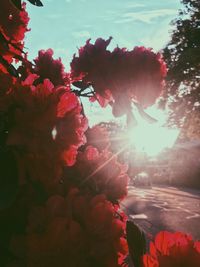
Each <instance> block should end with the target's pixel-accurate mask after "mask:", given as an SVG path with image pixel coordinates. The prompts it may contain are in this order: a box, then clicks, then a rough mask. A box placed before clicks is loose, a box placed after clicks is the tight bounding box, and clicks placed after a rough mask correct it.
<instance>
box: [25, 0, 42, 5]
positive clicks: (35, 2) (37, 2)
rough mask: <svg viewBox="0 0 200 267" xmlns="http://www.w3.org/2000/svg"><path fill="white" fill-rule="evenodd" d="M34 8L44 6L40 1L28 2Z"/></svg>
mask: <svg viewBox="0 0 200 267" xmlns="http://www.w3.org/2000/svg"><path fill="white" fill-rule="evenodd" d="M28 1H29V2H30V3H31V4H32V5H34V6H43V4H42V2H41V1H40V0H28Z"/></svg>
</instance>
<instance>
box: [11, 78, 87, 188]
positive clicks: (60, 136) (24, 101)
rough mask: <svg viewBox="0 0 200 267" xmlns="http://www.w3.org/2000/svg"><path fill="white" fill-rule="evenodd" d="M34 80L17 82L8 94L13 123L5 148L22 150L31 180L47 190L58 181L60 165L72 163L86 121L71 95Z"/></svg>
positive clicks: (46, 83)
mask: <svg viewBox="0 0 200 267" xmlns="http://www.w3.org/2000/svg"><path fill="white" fill-rule="evenodd" d="M35 78H37V76H35V75H31V76H29V77H28V78H27V79H26V80H25V81H24V82H23V83H22V84H20V83H16V84H15V85H14V88H12V90H11V91H10V92H9V94H8V95H9V98H10V110H11V112H12V113H13V120H12V123H10V128H9V130H8V137H7V145H11V146H16V147H19V148H20V149H22V150H23V151H24V154H23V157H21V160H23V162H24V163H23V164H25V168H27V171H28V173H29V175H30V176H31V178H33V179H34V180H39V181H41V182H42V183H43V184H44V185H45V186H46V187H49V186H50V185H51V186H52V185H53V184H54V183H55V182H56V181H58V180H59V179H60V176H61V169H62V166H64V165H68V166H71V165H73V164H74V162H75V159H76V153H77V149H78V147H79V146H81V145H82V144H83V143H84V142H85V138H84V132H85V130H86V128H87V122H86V119H85V118H84V117H83V116H82V115H81V106H80V103H79V101H78V99H77V97H76V96H75V95H74V94H73V93H71V92H70V91H68V90H65V89H64V88H58V89H55V88H54V86H53V84H52V83H51V82H50V81H49V80H44V82H43V83H42V84H39V85H37V86H33V85H32V83H33V81H34V79H35ZM50 151H51V152H50Z"/></svg>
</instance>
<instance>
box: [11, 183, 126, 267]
mask: <svg viewBox="0 0 200 267" xmlns="http://www.w3.org/2000/svg"><path fill="white" fill-rule="evenodd" d="M10 245H11V250H12V252H13V254H14V255H15V258H16V262H17V263H18V264H19V266H20V264H22V263H23V262H24V263H26V265H27V266H35V267H36V266H43V267H47V266H48V267H55V266H70V267H84V266H85V267H89V266H91V267H92V266H96V263H98V264H99V266H105V267H110V266H113V267H119V266H121V265H120V263H119V262H122V261H123V260H124V258H125V257H126V256H127V253H128V250H127V243H126V240H125V221H124V220H123V219H121V218H119V216H118V215H117V214H116V207H115V206H113V205H112V204H111V203H110V202H109V201H107V200H106V197H105V196H104V195H97V196H95V197H91V196H90V195H83V194H81V193H80V192H79V190H78V189H76V188H72V189H71V190H70V191H69V193H68V194H67V195H66V197H62V196H59V195H53V196H51V197H50V198H49V199H48V200H47V201H46V203H44V205H41V206H38V207H33V208H31V211H30V214H29V217H28V226H27V229H26V235H15V236H13V238H12V241H11V244H10ZM118 261H119V262H118ZM111 262H112V265H111V264H110V263H111Z"/></svg>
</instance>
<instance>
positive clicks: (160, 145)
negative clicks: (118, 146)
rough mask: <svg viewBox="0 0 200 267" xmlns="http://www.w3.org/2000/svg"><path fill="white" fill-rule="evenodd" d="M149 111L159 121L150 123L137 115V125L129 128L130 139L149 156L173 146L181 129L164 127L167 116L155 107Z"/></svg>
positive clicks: (133, 144) (132, 143)
mask: <svg viewBox="0 0 200 267" xmlns="http://www.w3.org/2000/svg"><path fill="white" fill-rule="evenodd" d="M147 112H148V111H147ZM148 113H151V114H153V116H154V117H155V118H156V119H157V120H158V122H156V123H148V122H147V121H145V120H144V119H143V118H142V117H140V116H138V115H137V116H136V117H137V126H135V127H134V128H132V129H131V130H129V132H128V140H129V143H130V144H131V145H132V146H134V148H135V149H136V151H138V152H141V151H143V152H145V153H146V154H147V155H148V156H150V157H154V156H157V155H158V154H159V153H161V152H162V151H163V150H164V149H166V148H171V147H173V145H174V143H175V142H176V140H177V137H178V135H179V132H180V130H179V129H169V128H168V127H164V126H163V122H164V121H166V118H167V116H166V115H165V114H164V113H163V112H162V111H160V110H157V109H156V108H155V107H154V108H151V110H150V112H148Z"/></svg>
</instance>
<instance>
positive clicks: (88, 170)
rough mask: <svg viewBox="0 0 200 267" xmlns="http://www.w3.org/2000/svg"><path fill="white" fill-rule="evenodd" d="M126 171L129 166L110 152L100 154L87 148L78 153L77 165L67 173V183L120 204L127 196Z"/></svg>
mask: <svg viewBox="0 0 200 267" xmlns="http://www.w3.org/2000/svg"><path fill="white" fill-rule="evenodd" d="M126 171H127V166H126V165H122V164H120V163H119V162H118V161H117V156H115V155H113V154H112V153H111V152H109V151H108V150H104V151H102V152H101V153H100V152H99V151H98V150H97V149H96V148H94V147H92V146H87V147H86V149H85V150H84V151H83V152H79V153H78V155H77V162H76V165H75V166H74V167H72V168H70V169H68V170H67V171H66V173H65V182H66V184H68V183H69V181H72V183H75V184H77V185H79V186H80V187H81V188H83V189H84V190H86V191H89V192H90V193H92V194H104V195H106V197H107V199H108V200H110V201H111V202H113V203H118V201H119V200H120V199H122V198H124V197H125V196H126V194H127V184H128V176H127V174H126ZM70 183H71V182H70Z"/></svg>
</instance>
